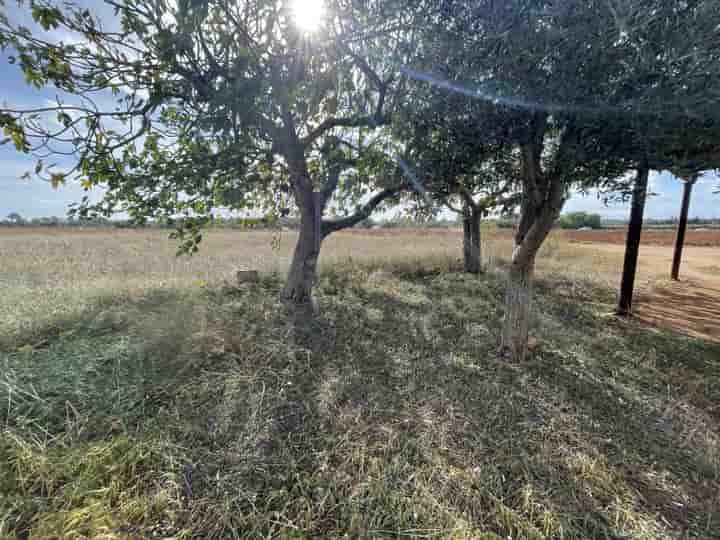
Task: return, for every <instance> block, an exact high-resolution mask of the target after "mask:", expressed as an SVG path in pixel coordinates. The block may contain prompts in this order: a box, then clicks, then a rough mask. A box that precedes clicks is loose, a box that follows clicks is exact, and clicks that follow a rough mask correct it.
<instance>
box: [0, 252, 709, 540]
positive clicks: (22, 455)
mask: <svg viewBox="0 0 720 540" xmlns="http://www.w3.org/2000/svg"><path fill="white" fill-rule="evenodd" d="M553 249H556V248H554V247H553V246H552V245H549V246H548V247H547V248H546V251H547V250H549V251H550V252H552V250H553ZM557 249H560V248H557ZM546 255H548V256H552V255H553V253H549V252H548V253H546ZM332 266H333V268H334V269H331V268H327V267H326V269H325V270H324V272H323V274H322V277H321V280H320V284H319V287H318V300H319V305H320V308H321V311H320V313H319V315H318V316H317V317H315V318H314V319H312V320H307V319H305V318H303V317H300V316H297V315H293V314H292V313H289V312H287V311H286V309H285V308H284V307H283V306H282V305H281V304H280V303H279V302H278V301H277V298H278V294H279V289H280V286H281V283H280V281H279V278H277V277H273V276H272V275H271V274H267V275H266V277H265V278H264V280H263V281H262V283H261V284H260V285H258V286H254V287H248V288H243V289H234V288H230V287H227V286H224V285H222V284H221V283H220V282H219V281H210V282H209V284H207V283H205V284H204V283H202V282H194V281H188V282H187V283H185V284H174V285H173V286H164V287H163V286H154V285H153V284H152V283H146V284H145V285H144V286H143V287H142V288H139V289H138V290H136V291H135V292H133V293H129V292H127V291H125V290H124V289H122V288H120V289H118V290H114V291H110V290H105V291H103V292H102V294H96V295H90V296H83V297H82V298H83V300H82V301H83V307H82V309H69V310H65V311H64V312H63V313H64V315H63V318H62V319H55V320H54V322H53V323H52V324H50V323H47V324H36V325H34V326H33V327H32V328H26V329H25V330H22V325H16V326H14V327H13V329H12V332H11V334H8V335H7V336H6V337H5V341H4V343H5V344H6V345H5V347H4V352H3V353H2V357H1V358H0V362H1V364H0V367H1V369H2V378H1V379H0V422H1V423H2V429H3V431H2V437H3V438H2V442H1V443H0V538H3V539H4V538H8V539H10V538H16V537H17V538H28V539H54V538H57V539H60V538H63V539H65V538H68V539H70V538H72V539H79V538H107V539H135V538H137V539H140V538H173V539H191V538H193V539H194V538H197V539H200V538H202V539H225V538H229V539H236V538H242V539H255V538H278V539H280V538H282V539H299V538H332V539H335V538H442V539H493V540H497V539H503V540H504V539H507V538H512V539H526V538H527V539H536V538H537V539H545V538H547V539H578V540H579V539H607V538H632V539H638V540H646V539H647V540H650V539H658V538H667V539H671V538H701V539H712V538H720V435H718V434H719V433H720V346H718V345H717V344H710V343H706V342H702V341H697V340H691V339H687V338H683V337H679V336H674V335H670V334H657V333H650V332H648V331H647V330H645V329H643V328H641V327H639V326H637V325H635V324H634V323H632V322H623V321H619V320H616V319H614V318H610V317H607V316H606V315H605V314H606V313H608V312H610V311H611V308H612V305H613V302H614V294H613V293H612V291H610V290H608V289H606V288H604V287H603V286H601V285H600V284H599V282H598V281H597V280H592V281H591V280H583V279H582V278H581V277H579V276H578V275H574V274H573V275H569V274H568V271H567V266H568V265H567V264H566V263H563V261H562V260H561V259H560V260H558V261H556V264H554V265H549V266H548V267H547V270H546V271H545V272H544V273H543V276H542V279H541V280H540V282H539V283H538V287H537V291H536V293H537V294H536V305H535V308H536V309H535V317H534V321H533V335H534V336H535V337H537V339H538V347H537V349H536V350H535V351H534V353H533V354H532V357H531V359H530V360H529V361H528V362H527V363H526V364H523V365H511V364H507V363H505V362H503V361H501V360H500V359H499V358H498V357H497V354H496V349H497V335H498V331H499V325H500V321H501V317H502V296H503V279H502V275H501V272H500V271H498V270H497V269H495V268H494V269H493V271H492V272H490V273H489V274H488V275H486V276H484V277H481V278H474V277H470V276H466V275H463V274H461V273H459V272H456V271H448V270H456V268H455V266H456V265H455V263H454V262H452V260H450V259H449V258H448V257H446V256H443V255H442V254H441V253H440V254H434V255H433V254H428V257H427V258H423V259H417V258H414V259H410V258H404V259H398V260H395V261H393V262H392V263H388V262H387V261H386V262H384V263H383V262H381V261H380V260H379V259H378V258H375V257H367V258H365V259H364V260H361V261H358V260H355V261H354V262H345V263H343V264H342V265H340V266H338V265H337V264H334V265H332ZM561 269H562V270H563V271H562V272H561V271H560V270H561ZM23 331H25V332H27V333H26V334H23ZM31 342H32V343H34V344H35V345H37V346H36V347H32V346H28V345H23V344H28V343H31Z"/></svg>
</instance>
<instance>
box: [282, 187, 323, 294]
mask: <svg viewBox="0 0 720 540" xmlns="http://www.w3.org/2000/svg"><path fill="white" fill-rule="evenodd" d="M307 195H308V196H305V197H303V204H302V206H301V208H300V212H301V214H300V234H299V236H298V241H297V245H296V246H295V253H294V254H293V259H292V264H291V265H290V271H289V272H288V277H287V281H286V282H285V288H284V289H283V292H282V298H283V300H285V301H287V302H290V303H292V304H294V305H298V306H310V307H312V308H314V303H313V296H312V290H313V287H314V286H315V282H316V280H317V263H318V258H319V256H320V244H321V242H322V232H321V214H320V213H321V211H322V208H321V206H322V205H321V203H320V198H319V194H318V193H311V194H307Z"/></svg>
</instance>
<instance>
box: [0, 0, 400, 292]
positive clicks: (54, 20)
mask: <svg viewBox="0 0 720 540" xmlns="http://www.w3.org/2000/svg"><path fill="white" fill-rule="evenodd" d="M103 1H104V4H105V5H106V6H110V7H112V8H114V9H115V10H116V13H117V15H118V17H119V19H120V21H121V25H120V28H117V29H107V30H106V29H104V27H103V24H102V21H99V20H98V18H97V17H96V16H94V15H93V13H91V12H90V11H88V10H83V9H80V8H77V7H72V6H67V7H64V8H63V9H62V10H61V9H60V8H58V7H55V6H53V5H52V4H50V3H49V2H47V1H45V0H38V1H36V2H33V4H32V6H31V8H32V16H33V18H34V19H35V21H37V22H38V24H40V25H41V26H42V27H43V28H45V29H46V30H47V29H62V30H64V31H66V32H70V33H72V34H73V35H75V36H77V37H78V42H77V43H78V44H67V43H58V42H53V41H49V40H47V39H44V38H43V37H41V36H40V35H39V34H38V35H33V34H31V33H29V32H27V31H26V29H23V28H21V27H17V26H15V25H13V24H11V23H10V22H9V21H8V20H7V17H4V18H2V19H0V46H2V47H3V48H9V49H11V50H13V51H14V52H15V53H16V56H15V55H14V56H13V60H14V61H17V62H18V63H19V65H20V67H21V68H22V70H23V72H24V73H25V77H26V79H27V80H28V81H29V82H30V83H31V84H33V85H35V86H38V87H42V86H45V85H48V84H54V85H55V86H56V87H58V88H59V89H61V90H62V91H63V95H64V96H68V97H67V98H64V99H61V98H58V101H57V103H56V104H54V105H52V106H48V107H42V108H36V109H18V108H7V109H0V124H2V126H3V127H4V129H5V131H6V133H7V135H8V137H9V138H10V139H11V140H12V142H13V143H14V144H15V146H16V148H17V149H18V150H20V151H24V152H35V153H44V154H46V155H47V154H52V153H58V152H60V153H66V154H70V155H72V156H74V157H76V158H77V159H76V165H75V166H74V167H73V168H72V169H71V170H69V171H62V172H58V171H56V170H53V169H50V170H48V169H46V168H45V166H44V164H43V162H42V161H39V162H38V167H37V168H36V172H37V173H38V174H41V175H46V176H47V177H49V180H50V181H52V182H53V184H59V183H61V182H63V181H64V180H65V178H67V177H69V176H74V177H76V178H77V179H78V180H79V181H80V182H81V183H82V184H83V186H85V187H86V188H88V189H89V188H91V187H92V186H94V185H103V186H104V187H105V189H106V191H105V197H104V199H103V201H101V203H99V204H96V205H92V204H89V203H88V201H87V199H85V200H84V201H83V204H82V205H81V206H80V207H78V208H76V211H77V212H79V213H80V214H83V215H88V214H101V215H109V214H111V213H113V212H115V211H117V210H122V211H125V212H127V213H128V214H129V215H130V216H131V217H132V218H133V219H134V220H136V221H138V222H143V221H145V220H147V219H150V218H153V219H156V220H166V221H169V222H173V223H176V224H177V226H178V233H177V235H178V236H179V237H180V238H181V239H183V240H184V242H183V244H182V245H183V247H184V248H185V249H188V250H192V251H195V250H197V244H198V243H199V242H200V240H201V238H202V236H201V234H200V226H201V225H202V224H203V223H204V222H206V221H208V220H210V219H212V215H213V211H214V210H215V209H216V208H218V207H229V208H232V209H237V210H243V209H248V208H274V209H275V210H276V211H277V212H278V213H280V214H282V215H286V214H287V213H289V212H290V209H289V206H290V205H291V204H293V203H294V205H295V206H296V208H297V211H298V213H299V215H300V232H299V238H298V242H297V245H296V249H295V253H294V256H293V260H292V264H291V267H290V271H289V274H288V279H287V282H286V286H285V288H284V291H283V294H282V295H283V298H284V299H286V300H288V301H290V302H292V303H295V304H308V303H309V302H310V300H311V295H312V288H313V284H314V281H315V274H316V267H317V260H318V256H319V252H320V247H321V243H322V240H323V239H324V238H325V237H327V236H328V235H329V234H331V233H333V232H335V231H338V230H341V229H343V228H346V227H351V226H353V225H354V224H356V223H358V222H360V221H362V220H364V219H366V218H367V217H368V216H369V215H370V213H371V212H372V211H373V210H374V209H375V208H376V207H378V206H379V205H380V204H382V203H383V202H384V201H387V200H389V199H391V198H393V197H395V196H396V195H397V194H398V192H399V191H400V190H402V189H404V187H405V185H404V183H403V182H402V181H400V182H399V183H396V184H392V185H391V184H388V183H386V182H387V181H389V180H398V176H391V178H390V179H386V178H384V177H377V176H373V175H372V171H373V165H374V163H376V162H377V161H378V160H383V159H386V157H385V155H384V154H383V151H384V150H385V149H384V148H382V146H381V142H382V141H380V142H378V141H377V140H375V139H371V138H369V134H370V133H371V132H374V131H379V130H382V129H385V126H387V125H388V124H389V123H390V119H391V111H392V110H393V107H394V105H395V101H396V99H398V97H399V95H400V94H399V93H398V92H399V91H400V90H401V89H402V87H403V84H404V81H403V79H402V77H399V76H398V74H397V70H396V68H395V64H394V63H393V62H391V61H388V55H389V56H390V57H392V58H393V59H394V61H403V60H404V59H405V60H407V59H408V58H409V55H410V54H411V47H408V41H407V40H405V39H401V38H404V36H405V33H404V30H403V29H404V28H406V27H407V26H408V25H410V21H409V20H408V18H409V17H412V16H413V14H414V12H413V11H411V10H403V9H401V8H402V6H399V5H398V4H396V3H392V5H391V4H388V3H386V2H381V1H371V2H362V3H358V2H354V1H345V0H338V1H337V2H333V3H332V4H330V3H329V4H328V6H327V16H326V18H325V21H324V22H323V26H322V29H321V31H319V32H317V33H316V34H312V35H309V34H308V33H307V32H305V31H303V30H302V29H301V28H299V27H298V26H297V25H296V24H294V21H293V17H292V11H291V9H290V7H289V6H288V3H287V2H283V1H280V0H241V1H237V0H179V1H178V2H177V3H168V2H165V1H162V0H159V1H157V2H144V1H141V0H103ZM110 94H112V96H113V99H110ZM97 95H101V96H102V97H103V100H102V102H105V103H109V104H108V105H107V106H101V105H100V103H101V100H98V99H93V98H94V97H95V96H97ZM49 115H53V117H54V118H53V119H51V118H49ZM51 120H54V122H52V121H51ZM58 126H59V127H58ZM341 192H342V193H343V194H345V195H346V196H345V197H342V200H343V201H345V202H347V201H353V204H354V203H357V202H361V201H364V204H360V205H359V206H358V207H357V208H356V210H355V211H354V212H352V211H347V210H348V206H347V205H346V206H345V210H346V212H345V214H346V215H344V216H342V217H340V218H336V219H330V218H324V216H325V215H326V214H327V211H328V209H329V207H330V205H331V202H332V200H333V197H334V196H336V195H337V194H339V193H341Z"/></svg>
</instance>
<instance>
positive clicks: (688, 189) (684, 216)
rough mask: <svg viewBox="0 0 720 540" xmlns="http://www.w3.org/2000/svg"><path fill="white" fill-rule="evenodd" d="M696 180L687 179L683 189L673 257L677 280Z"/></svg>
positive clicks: (672, 274)
mask: <svg viewBox="0 0 720 540" xmlns="http://www.w3.org/2000/svg"><path fill="white" fill-rule="evenodd" d="M694 184H695V182H692V181H685V189H684V191H683V200H682V210H681V211H680V222H679V223H678V230H677V237H676V238H675V256H674V257H673V265H672V273H671V277H672V279H674V280H675V281H677V280H678V279H679V276H680V263H681V262H682V252H683V246H684V245H685V231H686V230H687V222H688V213H689V211H690V198H691V196H692V188H693V185H694Z"/></svg>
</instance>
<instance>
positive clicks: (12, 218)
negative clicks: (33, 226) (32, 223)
mask: <svg viewBox="0 0 720 540" xmlns="http://www.w3.org/2000/svg"><path fill="white" fill-rule="evenodd" d="M7 219H8V221H9V222H10V223H12V224H13V225H22V224H23V223H25V220H24V219H23V217H22V216H21V215H20V214H18V213H17V212H11V213H9V214H8V217H7Z"/></svg>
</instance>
